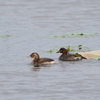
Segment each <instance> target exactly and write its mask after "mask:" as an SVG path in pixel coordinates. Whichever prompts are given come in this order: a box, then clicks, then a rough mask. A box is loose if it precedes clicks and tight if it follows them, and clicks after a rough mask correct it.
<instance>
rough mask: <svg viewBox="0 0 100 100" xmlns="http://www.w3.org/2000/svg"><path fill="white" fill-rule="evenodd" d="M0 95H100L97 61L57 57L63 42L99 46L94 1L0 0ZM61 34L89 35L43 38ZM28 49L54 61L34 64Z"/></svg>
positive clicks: (61, 99)
mask: <svg viewBox="0 0 100 100" xmlns="http://www.w3.org/2000/svg"><path fill="white" fill-rule="evenodd" d="M0 23H1V24H0V100H100V61H99V60H84V59H83V60H82V61H77V62H73V61H72V62H62V61H59V60H58V57H59V56H60V54H57V53H56V52H53V53H51V54H50V53H47V52H43V51H49V50H51V49H59V48H60V47H64V46H69V45H70V46H78V45H82V46H84V47H88V48H89V49H90V50H99V49H100V34H99V33H100V0H1V1H0ZM65 33H69V34H70V33H98V34H97V35H96V36H93V37H91V36H90V37H76V38H67V37H65V38H62V37H58V38H54V37H53V38H49V37H48V36H59V35H62V34H65ZM32 52H38V53H39V54H40V56H41V57H49V58H53V59H54V60H55V61H56V62H57V64H55V65H48V66H41V67H34V66H33V65H31V64H30V62H31V61H32V59H30V58H27V56H29V55H30V54H31V53H32Z"/></svg>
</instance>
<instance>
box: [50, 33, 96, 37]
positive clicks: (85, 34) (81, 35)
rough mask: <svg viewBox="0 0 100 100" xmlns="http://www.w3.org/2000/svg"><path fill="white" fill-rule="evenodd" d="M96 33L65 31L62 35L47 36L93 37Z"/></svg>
mask: <svg viewBox="0 0 100 100" xmlns="http://www.w3.org/2000/svg"><path fill="white" fill-rule="evenodd" d="M97 34H98V33H65V34H62V35H54V36H48V37H49V38H66V37H67V38H77V37H94V36H96V35H97Z"/></svg>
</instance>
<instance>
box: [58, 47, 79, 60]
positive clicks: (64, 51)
mask: <svg viewBox="0 0 100 100" xmlns="http://www.w3.org/2000/svg"><path fill="white" fill-rule="evenodd" d="M57 53H62V55H61V56H60V57H59V60H62V61H78V60H81V57H79V56H77V55H76V54H69V53H68V50H67V49H65V48H60V50H59V51H58V52H57Z"/></svg>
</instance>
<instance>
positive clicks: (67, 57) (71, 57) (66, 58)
mask: <svg viewBox="0 0 100 100" xmlns="http://www.w3.org/2000/svg"><path fill="white" fill-rule="evenodd" d="M80 59H81V57H78V56H77V55H75V54H67V55H61V56H60V57H59V60H63V61H78V60H80Z"/></svg>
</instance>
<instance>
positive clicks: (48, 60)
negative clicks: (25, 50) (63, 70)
mask: <svg viewBox="0 0 100 100" xmlns="http://www.w3.org/2000/svg"><path fill="white" fill-rule="evenodd" d="M28 57H29V58H34V60H33V61H32V62H31V64H36V65H51V64H55V63H56V62H55V61H54V60H53V59H51V58H40V56H39V54H38V53H36V52H34V53H32V54H31V55H30V56H28Z"/></svg>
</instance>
